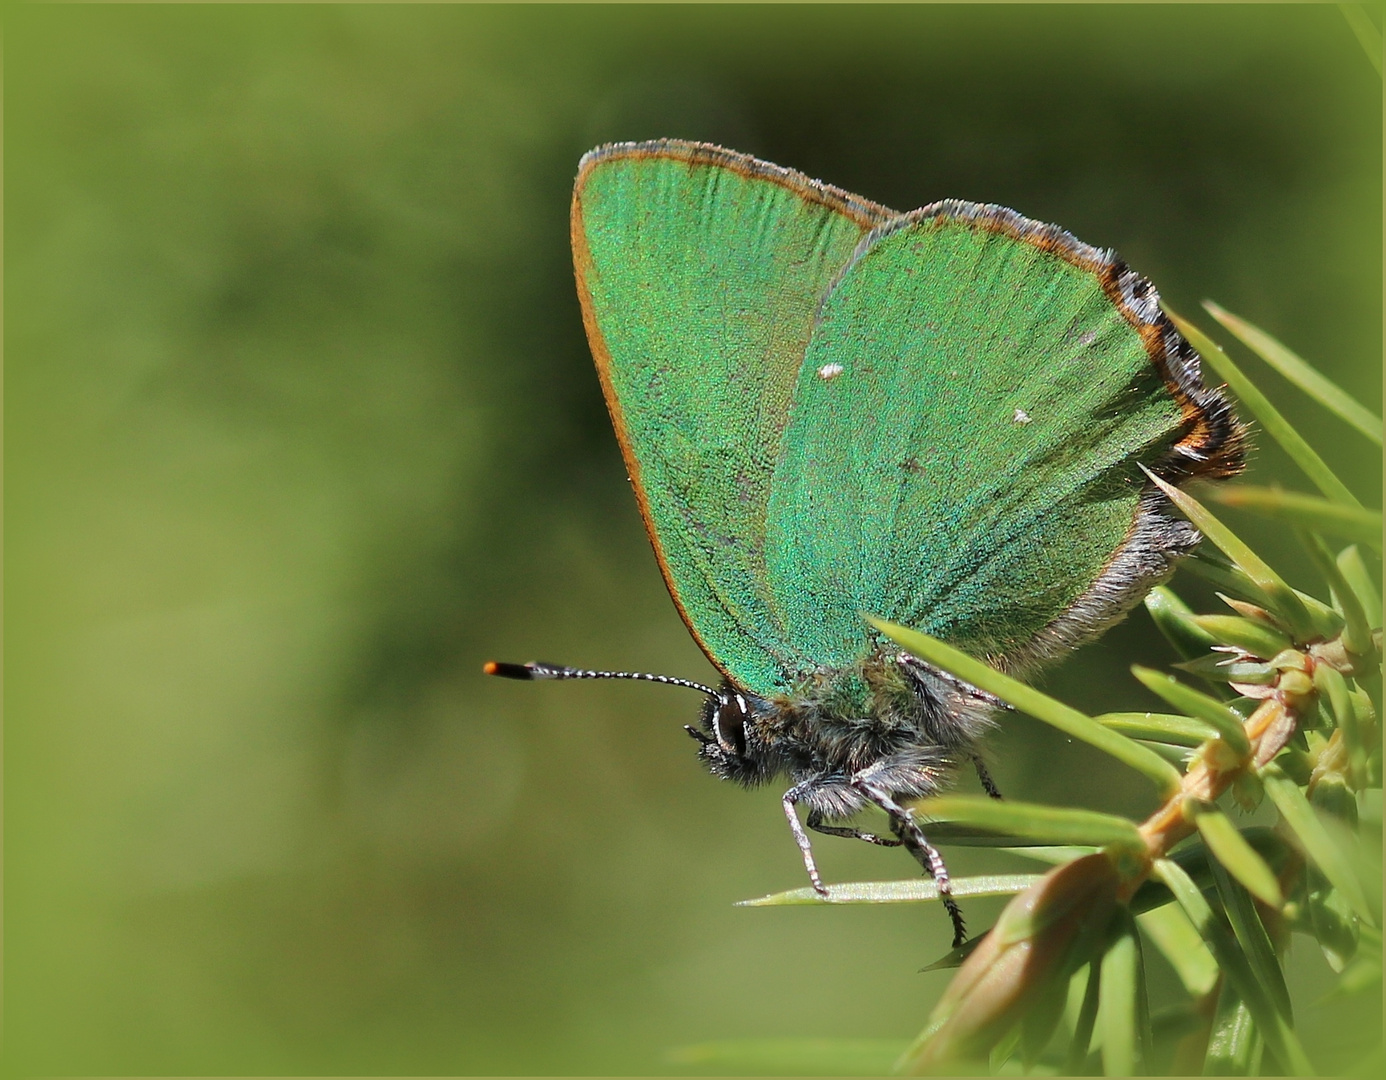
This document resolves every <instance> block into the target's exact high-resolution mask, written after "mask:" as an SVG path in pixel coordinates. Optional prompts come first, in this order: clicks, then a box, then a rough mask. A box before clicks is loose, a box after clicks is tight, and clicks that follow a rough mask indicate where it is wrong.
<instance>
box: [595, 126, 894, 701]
mask: <svg viewBox="0 0 1386 1080" xmlns="http://www.w3.org/2000/svg"><path fill="white" fill-rule="evenodd" d="M892 216H893V214H892V212H891V211H888V210H885V209H884V208H883V207H879V206H876V205H874V204H872V203H868V202H866V201H865V200H860V199H856V198H855V197H853V196H850V195H847V194H846V193H844V192H840V191H837V190H836V189H832V188H828V187H826V186H824V185H816V184H813V183H811V182H810V181H808V180H806V179H805V178H804V177H802V176H800V175H799V174H797V173H792V172H790V171H788V170H783V169H778V168H776V167H774V166H768V165H764V164H763V163H761V162H757V161H755V160H754V159H752V158H748V157H744V156H742V155H737V154H732V153H729V152H727V151H724V150H718V149H717V148H713V147H706V146H701V145H697V144H689V143H679V142H661V143H651V144H640V145H625V146H617V147H608V148H605V149H603V150H600V151H596V152H594V153H593V154H590V155H588V157H587V158H586V159H584V162H583V165H582V167H581V169H580V172H579V176H578V182H577V187H576V190H575V192H574V198H573V249H574V261H575V264H576V270H577V278H578V292H579V295H580V297H581V300H582V305H583V313H584V318H585V321H586V325H587V332H588V337H589V340H590V342H591V345H592V351H593V354H594V356H595V358H596V361H597V367H598V370H599V372H600V374H601V378H602V385H603V389H604V390H605V393H606V399H607V404H608V407H609V408H610V410H611V414H612V419H613V421H614V423H615V427H616V432H617V436H618V438H619V439H620V442H621V446H622V450H623V452H624V455H625V460H626V466H627V468H628V470H629V471H630V475H631V479H632V482H633V484H634V486H635V489H636V494H637V497H638V498H639V500H640V504H641V511H642V513H643V514H644V518H645V524H646V528H647V529H648V531H649V533H650V537H651V539H652V541H653V542H654V545H655V550H656V553H657V555H658V556H659V560H660V563H661V566H662V568H663V571H664V575H665V580H666V581H667V583H668V585H669V590H670V592H671V594H672V595H673V597H674V600H675V603H676V604H678V606H679V609H680V611H681V613H682V614H683V617H684V620H685V621H686V622H687V623H688V626H689V628H690V630H691V631H692V632H693V634H694V636H695V638H697V640H698V642H699V644H700V645H701V646H702V647H703V649H704V651H706V652H707V654H708V656H709V657H710V658H711V659H712V660H713V662H714V663H715V664H717V666H718V667H719V668H721V669H722V671H723V672H725V673H726V674H728V675H730V676H731V677H732V678H733V679H734V680H735V681H736V682H737V683H738V684H739V685H741V686H743V687H745V688H747V689H750V690H752V691H754V692H756V693H759V694H762V695H766V696H768V695H769V694H771V693H773V692H774V691H776V690H778V689H781V688H783V686H784V680H785V673H786V672H787V671H790V670H794V669H796V668H802V666H803V665H804V664H805V663H812V662H813V661H812V657H811V656H810V655H809V653H810V652H811V647H812V646H813V644H814V642H813V641H811V640H799V639H797V638H795V637H793V636H791V635H790V634H789V633H787V631H786V627H787V626H788V624H787V623H786V622H785V621H784V620H783V619H782V618H781V617H780V616H779V614H778V613H777V612H776V611H775V610H774V599H773V592H772V589H771V587H770V581H769V578H768V575H767V571H766V565H765V528H766V511H767V506H768V505H769V502H770V485H771V483H772V480H773V476H774V469H775V463H776V461H777V460H778V458H779V455H780V445H781V441H782V438H783V433H784V430H785V426H786V424H787V422H788V414H789V407H790V400H791V397H792V395H793V393H794V386H795V382H796V380H797V378H798V374H799V369H800V367H801V366H802V363H803V358H804V352H805V349H806V348H807V345H808V340H809V335H810V332H811V330H812V326H813V318H814V313H815V311H816V310H817V308H818V305H819V302H820V300H821V299H822V297H823V295H824V294H825V293H826V291H827V288H828V285H829V284H830V282H831V281H832V280H833V278H834V276H835V275H836V274H837V273H838V272H839V271H840V270H841V268H842V267H843V266H844V265H845V264H846V263H847V262H848V260H849V259H850V257H851V254H852V251H853V250H854V248H855V247H856V245H857V244H858V242H859V241H860V240H861V239H862V237H863V236H865V235H866V233H867V232H868V231H869V230H870V229H871V228H872V226H874V225H876V224H879V223H880V222H882V221H884V220H887V219H889V218H891V217H892Z"/></svg>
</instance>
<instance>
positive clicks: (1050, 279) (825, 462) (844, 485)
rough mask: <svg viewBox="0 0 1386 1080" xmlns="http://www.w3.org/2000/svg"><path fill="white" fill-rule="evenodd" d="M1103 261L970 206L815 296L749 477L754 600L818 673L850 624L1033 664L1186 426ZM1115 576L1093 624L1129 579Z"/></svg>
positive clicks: (1104, 562) (853, 651)
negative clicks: (761, 500)
mask: <svg viewBox="0 0 1386 1080" xmlns="http://www.w3.org/2000/svg"><path fill="white" fill-rule="evenodd" d="M1056 237H1057V238H1059V242H1057V243H1056V242H1055V238H1056ZM1045 238H1048V239H1045ZM1113 266H1114V264H1113V263H1112V262H1111V260H1110V256H1108V255H1107V253H1103V252H1097V251H1095V250H1094V249H1091V248H1088V247H1086V245H1081V244H1079V243H1078V242H1077V241H1074V240H1072V238H1071V237H1067V235H1066V234H1060V233H1058V231H1057V230H1052V229H1047V228H1045V227H1039V226H1034V225H1033V223H1030V222H1027V221H1026V220H1025V219H1023V218H1019V216H1018V215H1014V214H1012V213H1011V212H1010V211H1002V210H1000V209H999V208H985V207H976V206H973V205H970V204H955V205H954V206H952V207H950V208H948V209H945V210H940V211H936V212H932V213H931V212H929V211H928V210H926V211H917V212H916V213H915V214H913V215H910V216H909V220H907V221H904V222H902V223H898V224H894V225H888V226H885V227H884V228H883V229H881V230H879V231H878V233H877V234H874V235H873V236H872V237H870V238H869V239H868V241H867V242H866V243H865V244H864V245H863V247H862V250H861V251H859V253H858V256H857V258H856V259H855V260H854V261H853V263H852V264H851V266H850V267H849V268H848V269H847V270H846V271H845V272H844V274H843V275H842V277H841V279H840V280H839V281H838V282H837V283H836V284H835V286H834V287H833V289H832V292H831V294H830V295H829V296H828V297H827V298H826V300H825V302H824V304H823V307H822V310H821V312H820V316H819V321H818V325H817V327H816V328H815V330H814V334H813V338H812V340H811V342H810V345H809V348H808V350H807V355H806V358H805V363H804V365H803V369H802V371H801V372H800V376H799V380H798V384H797V386H796V390H795V398H794V403H793V406H792V408H791V418H790V423H789V426H788V428H787V430H786V432H785V437H784V440H783V450H782V453H781V456H780V459H779V462H778V465H777V467H776V472H775V476H774V479H773V481H772V485H771V489H772V492H773V494H772V497H771V502H770V512H769V523H768V544H767V556H766V557H767V565H768V569H769V573H770V581H771V588H772V597H773V602H774V604H775V605H776V607H777V609H778V610H779V611H780V612H781V613H782V615H783V617H784V618H785V619H786V620H787V623H788V625H789V626H790V627H791V629H790V631H789V633H790V636H791V637H794V638H795V639H796V640H798V639H799V638H800V637H805V636H808V637H812V638H814V639H815V645H816V649H817V652H818V659H819V662H820V663H822V664H825V665H829V666H837V665H842V664H846V663H850V661H851V660H852V659H854V658H855V657H856V656H858V655H860V653H861V651H862V650H863V649H864V648H865V647H866V642H867V637H866V632H865V629H864V627H863V624H862V621H861V618H860V613H861V612H863V611H865V612H870V613H872V614H877V615H881V616H884V617H885V618H888V619H891V620H893V621H897V622H901V623H904V624H906V625H909V626H914V627H918V628H920V629H922V630H924V631H926V632H928V633H931V634H934V635H937V636H940V637H942V638H944V639H946V640H948V641H950V642H952V643H954V644H956V645H958V646H960V647H962V648H964V649H968V650H970V651H972V652H974V653H975V654H977V655H983V656H989V657H992V658H994V659H999V660H1004V659H1005V658H1007V657H1015V656H1017V655H1018V654H1021V653H1024V652H1025V651H1026V650H1027V649H1030V650H1031V651H1034V650H1033V649H1032V648H1031V646H1032V643H1033V642H1035V641H1036V639H1037V637H1038V636H1039V635H1040V634H1041V633H1042V632H1043V631H1044V630H1045V628H1046V627H1048V626H1050V625H1051V624H1053V623H1055V621H1056V620H1059V619H1061V618H1062V617H1064V615H1065V613H1066V612H1068V611H1069V610H1070V609H1071V608H1073V606H1074V605H1075V603H1076V602H1078V601H1079V599H1080V598H1081V597H1084V595H1085V594H1087V593H1089V592H1090V591H1091V590H1093V588H1094V583H1095V582H1096V581H1097V580H1098V579H1099V577H1100V576H1102V575H1103V574H1104V571H1107V570H1108V568H1109V567H1110V566H1111V565H1112V564H1113V561H1114V559H1115V558H1116V556H1117V555H1118V553H1119V552H1120V551H1122V549H1123V547H1124V546H1126V545H1129V544H1130V543H1132V541H1133V537H1134V535H1135V526H1136V524H1137V518H1138V511H1139V509H1140V502H1141V496H1142V491H1143V489H1145V488H1146V486H1147V481H1146V478H1145V477H1144V475H1143V473H1142V472H1141V468H1140V467H1141V465H1142V464H1144V465H1146V466H1152V465H1156V464H1157V463H1159V462H1161V461H1162V460H1166V459H1168V457H1169V455H1170V453H1171V450H1172V447H1173V446H1174V444H1175V443H1176V442H1177V441H1178V440H1180V439H1181V438H1182V437H1183V436H1184V435H1185V434H1186V432H1187V429H1188V425H1187V423H1186V421H1185V416H1184V410H1183V407H1182V406H1181V404H1180V402H1179V401H1178V400H1176V397H1175V396H1174V395H1173V394H1172V392H1171V389H1170V387H1169V386H1167V385H1166V382H1165V379H1164V378H1163V376H1162V374H1161V371H1160V370H1159V368H1158V367H1157V365H1156V363H1155V362H1154V360H1153V358H1152V356H1151V353H1150V350H1149V347H1148V339H1149V334H1148V333H1147V334H1146V335H1145V336H1143V335H1142V333H1141V330H1142V327H1141V325H1140V320H1139V319H1133V318H1131V317H1130V316H1129V313H1128V312H1127V311H1125V310H1123V308H1122V306H1121V305H1120V304H1119V303H1117V302H1114V299H1113V296H1112V295H1111V292H1112V287H1111V284H1110V281H1111V271H1112V269H1113ZM1104 274H1106V276H1105V277H1104ZM1172 536H1173V538H1174V539H1173V541H1172V542H1173V543H1176V544H1177V543H1180V542H1184V543H1185V544H1186V546H1187V541H1188V540H1189V538H1190V533H1189V532H1188V530H1187V529H1183V530H1182V531H1181V530H1180V529H1179V528H1176V529H1175V530H1174V532H1173V534H1172ZM1161 554H1162V553H1161V552H1158V551H1156V552H1155V553H1154V555H1155V557H1154V558H1153V559H1147V560H1145V563H1144V564H1142V566H1141V567H1140V568H1138V570H1137V571H1136V576H1139V575H1140V574H1146V575H1147V576H1157V575H1158V573H1159V572H1160V571H1161V570H1163V569H1164V566H1165V564H1166V561H1167V560H1165V559H1162V558H1161V557H1160V556H1161ZM1109 576H1110V575H1109ZM1104 582H1105V579H1104ZM1118 584H1120V585H1121V588H1112V589H1110V590H1108V591H1110V592H1111V593H1112V595H1111V596H1110V597H1107V596H1105V595H1104V596H1101V597H1098V600H1099V601H1100V603H1099V604H1098V607H1099V608H1100V606H1101V604H1103V603H1106V604H1108V606H1110V607H1112V608H1113V610H1112V611H1111V612H1107V611H1103V610H1097V611H1096V612H1095V615H1096V618H1095V619H1093V622H1094V624H1095V625H1096V624H1098V623H1101V622H1102V621H1103V619H1106V620H1107V621H1110V618H1109V616H1110V615H1115V614H1117V613H1118V612H1117V610H1115V609H1116V607H1117V606H1119V605H1125V604H1129V603H1130V602H1132V601H1133V599H1134V598H1135V597H1137V596H1138V595H1139V593H1140V592H1143V591H1144V588H1145V587H1148V585H1149V584H1150V581H1148V580H1146V581H1143V582H1142V581H1135V580H1133V581H1129V582H1122V583H1118ZM1105 587H1106V586H1105V584H1104V588H1105ZM1085 602H1087V603H1091V602H1092V601H1091V598H1089V600H1087V601H1085Z"/></svg>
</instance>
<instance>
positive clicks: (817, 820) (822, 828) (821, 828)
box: [808, 810, 900, 847]
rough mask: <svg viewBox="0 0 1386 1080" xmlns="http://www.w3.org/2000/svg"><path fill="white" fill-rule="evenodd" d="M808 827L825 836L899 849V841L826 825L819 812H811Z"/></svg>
mask: <svg viewBox="0 0 1386 1080" xmlns="http://www.w3.org/2000/svg"><path fill="white" fill-rule="evenodd" d="M808 827H809V828H810V829H812V830H813V831H814V832H821V833H822V834H823V835H825V836H846V837H848V838H849V839H852V840H865V841H866V842H867V843H868V844H880V845H881V847H899V846H900V841H899V840H887V839H886V838H885V837H884V836H877V835H876V834H875V833H869V832H862V831H861V830H860V829H848V828H843V827H841V826H838V825H824V824H823V814H822V813H821V812H820V811H818V810H811V811H809V816H808Z"/></svg>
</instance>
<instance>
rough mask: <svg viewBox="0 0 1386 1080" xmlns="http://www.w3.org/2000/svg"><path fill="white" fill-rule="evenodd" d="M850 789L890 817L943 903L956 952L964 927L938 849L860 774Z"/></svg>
mask: <svg viewBox="0 0 1386 1080" xmlns="http://www.w3.org/2000/svg"><path fill="white" fill-rule="evenodd" d="M852 787H854V788H856V790H857V791H859V792H861V793H862V794H863V795H865V796H866V797H867V798H868V799H870V800H871V801H872V802H873V803H875V804H876V805H877V806H879V807H880V808H881V809H882V810H884V811H885V812H886V813H887V814H888V815H889V816H890V831H891V832H893V833H894V834H895V835H896V836H897V837H898V838H899V839H900V842H901V843H902V844H903V845H904V846H905V850H906V851H908V852H909V853H910V854H911V855H913V856H914V857H915V858H916V859H918V860H919V864H920V865H921V866H923V867H924V869H925V870H927V871H928V872H929V874H930V876H931V877H932V878H933V879H934V883H935V884H936V885H937V886H938V898H939V900H940V901H942V903H943V906H944V908H945V909H946V910H947V912H948V917H949V918H950V919H952V920H953V947H954V948H955V949H956V948H957V947H958V946H959V945H961V944H962V943H963V942H964V941H966V940H967V926H966V925H965V924H964V923H963V916H962V911H960V910H959V908H958V905H957V902H956V901H954V899H953V895H952V890H951V886H950V883H949V880H948V867H947V866H945V865H944V864H943V856H942V855H940V854H939V852H938V848H936V847H934V845H933V844H931V843H929V841H928V839H927V838H926V837H925V836H924V830H923V829H921V828H920V827H919V825H918V823H917V822H916V821H915V820H914V815H913V814H912V813H911V812H910V811H909V810H908V809H906V808H905V807H903V806H901V805H900V804H899V803H897V802H896V801H895V800H894V799H892V798H891V797H890V793H889V792H887V791H886V790H885V789H883V788H880V787H878V786H877V785H875V784H873V783H872V782H871V781H870V780H868V779H865V778H863V777H861V776H860V775H858V776H854V777H853V778H852Z"/></svg>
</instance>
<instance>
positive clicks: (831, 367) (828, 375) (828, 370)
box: [818, 364, 843, 382]
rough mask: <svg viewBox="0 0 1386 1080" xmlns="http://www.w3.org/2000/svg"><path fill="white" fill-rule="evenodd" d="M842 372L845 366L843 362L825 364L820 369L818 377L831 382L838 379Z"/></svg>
mask: <svg viewBox="0 0 1386 1080" xmlns="http://www.w3.org/2000/svg"><path fill="white" fill-rule="evenodd" d="M842 372H843V367H842V365H841V364H824V365H823V366H822V367H821V368H819V369H818V377H819V378H820V379H822V380H823V381H824V382H829V381H831V380H833V379H836V378H837V377H838V376H839V375H841V374H842Z"/></svg>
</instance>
